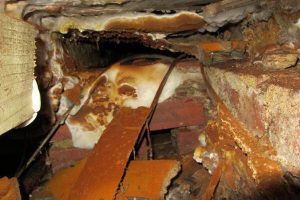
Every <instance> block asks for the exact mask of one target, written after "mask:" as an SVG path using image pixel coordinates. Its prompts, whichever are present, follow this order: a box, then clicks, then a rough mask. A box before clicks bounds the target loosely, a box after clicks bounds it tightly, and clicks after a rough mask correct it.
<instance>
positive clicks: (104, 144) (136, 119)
mask: <svg viewBox="0 0 300 200" xmlns="http://www.w3.org/2000/svg"><path fill="white" fill-rule="evenodd" d="M149 112H150V109H149V108H145V107H139V108H137V109H130V108H121V109H120V110H119V112H118V113H117V114H116V116H115V118H114V119H113V120H112V122H111V123H110V124H109V125H108V127H107V129H106V130H105V131H104V133H103V135H102V137H101V140H99V142H98V143H97V144H96V146H95V148H94V150H93V152H92V153H91V155H90V156H89V157H88V159H87V161H86V164H85V166H84V168H83V170H82V172H81V173H80V175H79V177H78V179H77V181H76V182H75V184H74V187H73V188H72V191H71V193H70V196H69V199H72V200H73V199H77V200H81V199H82V200H86V199H89V200H99V199H103V200H105V199H107V200H111V199H113V198H114V197H115V194H116V191H117V189H118V186H119V183H120V181H121V178H122V176H123V174H124V170H125V167H126V164H127V161H128V159H129V156H130V154H131V152H132V150H133V148H134V145H135V143H136V140H137V138H138V136H139V134H140V132H141V130H142V127H143V125H144V123H145V120H146V118H147V116H148V114H149Z"/></svg>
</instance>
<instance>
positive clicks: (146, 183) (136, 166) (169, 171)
mask: <svg viewBox="0 0 300 200" xmlns="http://www.w3.org/2000/svg"><path fill="white" fill-rule="evenodd" d="M179 170H180V164H179V162H178V161H176V160H145V161H132V162H130V164H129V166H128V170H127V171H126V174H125V178H124V180H123V182H122V184H121V187H120V190H119V192H118V195H117V198H116V199H117V200H121V199H127V198H128V197H143V198H150V199H163V197H164V194H165V193H166V192H167V187H168V185H169V184H170V181H171V179H172V178H173V177H174V176H176V174H177V173H178V172H179Z"/></svg>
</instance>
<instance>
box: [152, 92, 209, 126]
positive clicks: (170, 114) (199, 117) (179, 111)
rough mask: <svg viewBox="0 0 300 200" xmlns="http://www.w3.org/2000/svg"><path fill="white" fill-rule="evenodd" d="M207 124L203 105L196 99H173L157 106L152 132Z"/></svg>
mask: <svg viewBox="0 0 300 200" xmlns="http://www.w3.org/2000/svg"><path fill="white" fill-rule="evenodd" d="M204 122H205V115H204V109H203V104H202V103H201V102H199V101H197V100H195V99H191V98H184V99H171V100H167V101H164V102H162V103H160V104H158V105H157V108H156V110H155V112H154V115H153V117H152V120H151V123H150V130H151V131H156V130H162V129H171V128H177V127H182V126H193V125H200V124H203V123H204Z"/></svg>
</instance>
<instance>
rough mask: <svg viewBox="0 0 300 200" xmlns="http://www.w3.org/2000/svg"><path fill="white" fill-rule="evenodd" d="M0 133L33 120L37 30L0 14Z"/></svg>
mask: <svg viewBox="0 0 300 200" xmlns="http://www.w3.org/2000/svg"><path fill="white" fill-rule="evenodd" d="M0 27H1V29H0V52H1V53H0V134H3V133H4V132H6V131H8V130H10V129H11V128H14V127H16V126H18V125H20V124H21V123H23V122H25V121H26V120H28V119H30V118H31V117H32V115H33V113H34V111H33V108H32V81H33V78H34V67H35V36H36V30H35V29H34V28H33V27H32V26H30V25H28V24H26V23H24V22H21V21H18V20H15V19H12V18H10V17H7V16H6V15H4V14H0Z"/></svg>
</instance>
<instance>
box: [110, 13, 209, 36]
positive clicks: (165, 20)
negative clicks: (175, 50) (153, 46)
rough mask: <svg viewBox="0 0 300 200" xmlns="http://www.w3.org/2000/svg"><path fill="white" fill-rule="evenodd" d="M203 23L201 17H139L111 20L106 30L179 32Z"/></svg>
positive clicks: (188, 15) (189, 15) (186, 14)
mask: <svg viewBox="0 0 300 200" xmlns="http://www.w3.org/2000/svg"><path fill="white" fill-rule="evenodd" d="M205 24H206V23H205V21H204V20H203V19H202V17H201V16H199V15H197V14H191V13H186V12H183V13H179V14H176V15H175V16H172V17H157V16H141V17H139V18H127V19H126V18H117V19H112V20H110V21H109V23H108V24H107V25H106V26H105V29H106V30H142V31H145V32H180V31H187V30H195V29H199V28H202V27H203V26H204V25H205Z"/></svg>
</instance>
